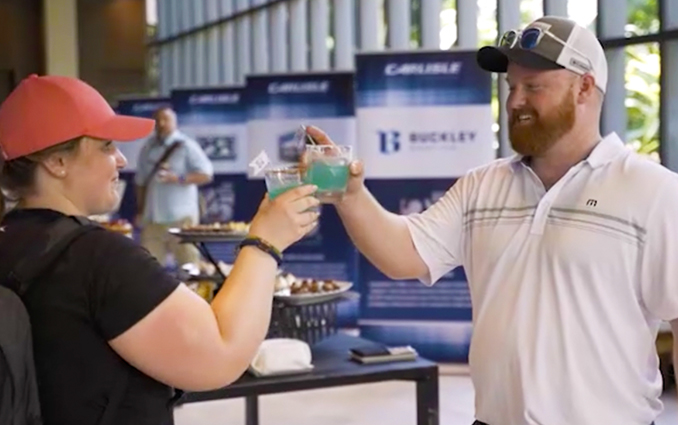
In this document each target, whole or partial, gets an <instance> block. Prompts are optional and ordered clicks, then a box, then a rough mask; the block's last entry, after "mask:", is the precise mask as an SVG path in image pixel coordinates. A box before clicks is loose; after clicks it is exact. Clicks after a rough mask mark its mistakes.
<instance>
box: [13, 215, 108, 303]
mask: <svg viewBox="0 0 678 425" xmlns="http://www.w3.org/2000/svg"><path fill="white" fill-rule="evenodd" d="M96 228H102V227H101V226H99V225H98V224H96V223H94V222H93V221H91V220H88V219H86V218H84V217H78V216H69V217H63V218H60V219H59V220H57V221H56V222H55V223H54V224H53V225H52V226H50V228H49V229H48V230H47V242H46V243H45V245H44V246H43V247H42V249H41V250H40V251H39V252H37V253H34V254H33V255H29V256H27V257H24V258H23V259H21V260H20V261H19V262H18V263H17V265H16V266H15V267H14V269H13V270H12V271H11V272H10V273H9V276H8V286H9V287H10V289H12V290H14V292H16V293H17V294H18V295H19V296H20V297H23V295H24V294H25V293H26V292H27V291H28V289H29V288H30V285H31V284H32V283H33V282H34V281H35V280H36V279H37V278H38V277H40V276H41V275H42V274H43V273H45V272H46V271H48V270H49V269H50V268H51V267H52V266H53V265H54V263H55V262H56V261H57V260H58V259H59V257H60V256H61V254H63V253H64V251H65V250H66V248H68V246H69V245H70V244H71V242H73V241H74V240H75V239H76V238H77V237H79V236H80V235H82V234H84V233H85V232H87V231H89V230H93V229H96Z"/></svg>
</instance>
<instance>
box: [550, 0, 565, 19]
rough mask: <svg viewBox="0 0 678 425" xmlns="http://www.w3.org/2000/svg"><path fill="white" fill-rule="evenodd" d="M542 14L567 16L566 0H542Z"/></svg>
mask: <svg viewBox="0 0 678 425" xmlns="http://www.w3.org/2000/svg"><path fill="white" fill-rule="evenodd" d="M544 15H555V16H564V17H566V18H567V16H568V14H567V0H544Z"/></svg>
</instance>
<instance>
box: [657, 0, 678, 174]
mask: <svg viewBox="0 0 678 425" xmlns="http://www.w3.org/2000/svg"><path fill="white" fill-rule="evenodd" d="M658 6H659V19H660V20H661V28H662V30H664V31H669V30H676V29H678V2H676V1H675V0H660V2H659V5H658ZM660 48H661V76H660V80H659V83H660V87H661V90H660V92H659V99H660V101H661V103H660V113H659V119H660V121H659V156H660V157H661V160H662V164H664V166H666V167H667V168H669V169H671V170H673V171H678V96H676V93H678V77H677V76H678V40H676V39H672V40H666V41H664V42H662V44H661V47H660Z"/></svg>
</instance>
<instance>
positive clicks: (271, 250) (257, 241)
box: [235, 236, 282, 266]
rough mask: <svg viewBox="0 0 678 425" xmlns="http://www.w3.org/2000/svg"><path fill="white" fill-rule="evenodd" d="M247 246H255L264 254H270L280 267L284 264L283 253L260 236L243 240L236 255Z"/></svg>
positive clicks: (237, 248)
mask: <svg viewBox="0 0 678 425" xmlns="http://www.w3.org/2000/svg"><path fill="white" fill-rule="evenodd" d="M245 246H253V247H256V248H259V249H260V250H262V251H263V252H265V253H267V254H269V255H270V256H271V257H273V258H274V259H275V262H276V263H278V266H280V264H281V263H282V253H281V252H280V251H279V250H278V249H277V248H276V247H274V246H273V245H271V244H270V243H268V242H266V241H265V240H263V239H261V238H260V237H258V236H248V237H246V238H245V239H243V240H242V241H241V242H240V243H239V244H238V246H237V247H236V249H235V255H238V253H239V252H240V250H241V249H242V248H243V247H245Z"/></svg>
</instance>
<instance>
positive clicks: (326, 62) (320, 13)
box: [311, 0, 330, 71]
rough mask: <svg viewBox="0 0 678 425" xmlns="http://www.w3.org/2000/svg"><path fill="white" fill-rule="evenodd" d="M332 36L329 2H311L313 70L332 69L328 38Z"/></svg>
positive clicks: (315, 0) (321, 0)
mask: <svg viewBox="0 0 678 425" xmlns="http://www.w3.org/2000/svg"><path fill="white" fill-rule="evenodd" d="M329 34H330V4H329V0H312V1H311V69H313V70H314V71H326V70H328V69H330V52H329V49H328V48H327V37H328V36H329Z"/></svg>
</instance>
